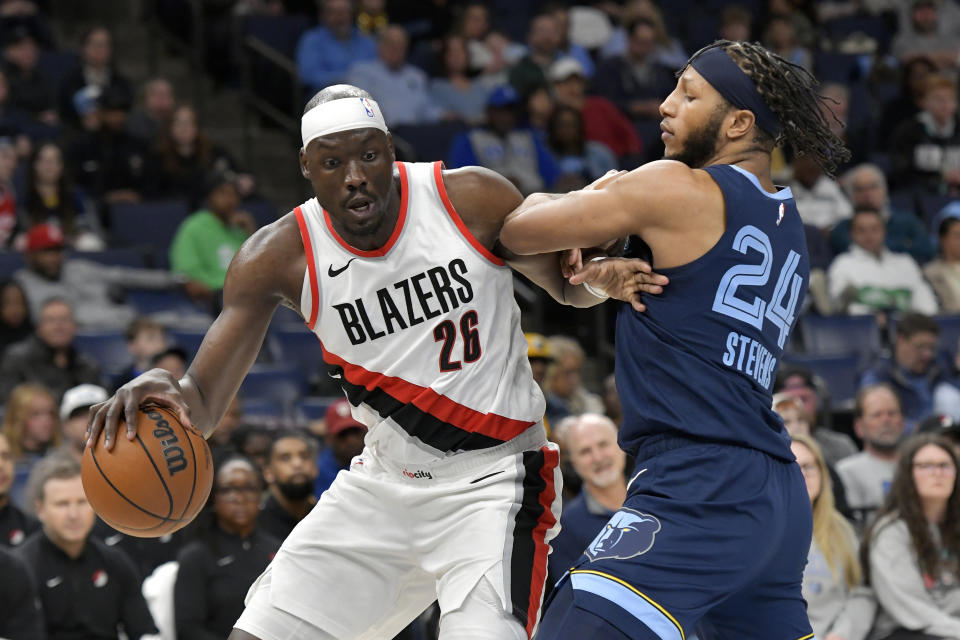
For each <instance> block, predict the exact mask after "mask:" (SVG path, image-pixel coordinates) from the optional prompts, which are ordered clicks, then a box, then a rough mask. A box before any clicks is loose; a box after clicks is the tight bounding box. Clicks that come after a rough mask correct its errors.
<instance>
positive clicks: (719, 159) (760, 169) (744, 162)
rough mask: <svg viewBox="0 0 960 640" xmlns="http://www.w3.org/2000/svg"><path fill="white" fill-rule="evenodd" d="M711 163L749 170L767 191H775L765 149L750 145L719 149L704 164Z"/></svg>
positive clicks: (768, 158) (768, 157)
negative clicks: (739, 147) (743, 147)
mask: <svg viewBox="0 0 960 640" xmlns="http://www.w3.org/2000/svg"><path fill="white" fill-rule="evenodd" d="M712 164H734V165H736V166H738V167H740V168H741V169H743V170H745V171H749V172H750V173H752V174H753V175H755V176H756V177H757V180H759V181H760V186H761V187H763V188H764V189H765V190H766V191H767V192H769V193H776V192H777V187H776V186H775V185H774V184H773V178H772V177H771V176H770V154H769V153H767V152H766V151H762V150H760V149H757V148H756V147H751V148H747V149H742V148H741V149H737V148H725V149H721V150H720V151H719V152H718V153H717V154H716V155H715V156H714V157H713V158H711V159H710V161H709V162H707V163H706V166H709V165H712Z"/></svg>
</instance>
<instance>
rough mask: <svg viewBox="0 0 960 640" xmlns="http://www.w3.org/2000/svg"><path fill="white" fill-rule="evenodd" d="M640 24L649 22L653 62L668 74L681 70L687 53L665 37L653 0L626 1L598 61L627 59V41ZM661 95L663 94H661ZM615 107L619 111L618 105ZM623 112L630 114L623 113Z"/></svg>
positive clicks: (664, 28)
mask: <svg viewBox="0 0 960 640" xmlns="http://www.w3.org/2000/svg"><path fill="white" fill-rule="evenodd" d="M644 21H646V22H649V23H650V25H651V26H652V27H653V31H654V43H655V47H654V51H653V59H654V61H655V62H657V63H659V64H660V65H662V66H663V67H665V69H666V70H667V71H671V72H672V71H676V70H678V69H680V68H681V67H683V65H685V64H686V63H687V58H688V55H687V52H686V51H685V50H684V48H683V45H682V44H681V43H680V41H679V40H677V39H676V38H673V37H672V36H671V35H670V34H669V33H667V27H666V25H665V24H664V22H663V14H662V13H661V12H660V9H659V8H658V7H657V5H656V4H655V3H654V2H653V0H627V2H625V3H624V5H623V11H622V12H621V13H620V17H619V22H620V24H619V25H618V26H617V27H616V28H615V29H614V30H613V33H612V34H611V35H610V37H609V38H608V39H607V42H606V43H605V44H604V45H603V46H602V47H601V48H600V57H601V58H613V57H616V56H623V55H627V54H628V52H630V50H631V47H632V43H631V42H630V40H631V39H632V37H633V35H634V32H635V31H636V25H637V24H640V23H641V22H644ZM601 66H602V65H601ZM598 71H599V68H598ZM665 88H667V87H665ZM669 90H672V85H671V86H670V87H669V88H668V91H667V93H669ZM663 95H667V94H666V93H664V94H663ZM608 97H610V98H611V99H613V97H612V96H609V95H608ZM618 106H620V108H621V109H623V106H622V105H618ZM624 111H627V113H630V112H629V111H628V110H626V109H624Z"/></svg>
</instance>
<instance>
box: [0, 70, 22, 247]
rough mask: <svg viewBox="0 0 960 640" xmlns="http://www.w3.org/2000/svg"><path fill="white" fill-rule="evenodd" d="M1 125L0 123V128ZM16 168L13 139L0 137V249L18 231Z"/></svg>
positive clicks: (10, 243) (0, 84)
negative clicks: (14, 181) (15, 185)
mask: <svg viewBox="0 0 960 640" xmlns="http://www.w3.org/2000/svg"><path fill="white" fill-rule="evenodd" d="M2 78H3V74H0V87H3V79H2ZM0 91H2V89H0ZM0 117H2V116H0ZM2 126H3V125H2V124H0V128H2ZM16 170H17V150H16V149H15V148H14V146H13V140H11V139H10V138H8V137H5V136H3V137H0V251H2V250H4V249H7V248H13V244H14V239H15V238H16V236H17V233H18V232H19V231H20V229H19V224H18V221H17V193H16V189H15V188H14V186H13V178H14V172H15V171H16Z"/></svg>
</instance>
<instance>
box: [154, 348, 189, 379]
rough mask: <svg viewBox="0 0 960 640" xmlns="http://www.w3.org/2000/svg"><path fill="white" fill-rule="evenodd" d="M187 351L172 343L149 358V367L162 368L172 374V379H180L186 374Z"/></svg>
mask: <svg viewBox="0 0 960 640" xmlns="http://www.w3.org/2000/svg"><path fill="white" fill-rule="evenodd" d="M187 364H188V361H187V352H186V351H184V350H183V349H181V348H180V347H178V346H176V345H173V346H170V347H167V348H166V349H164V350H163V351H160V352H159V353H155V354H153V357H152V358H150V368H151V369H163V370H164V371H166V372H168V373H169V374H170V375H171V376H173V379H174V380H182V379H183V376H185V375H186V374H187Z"/></svg>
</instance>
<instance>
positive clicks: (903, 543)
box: [861, 434, 960, 640]
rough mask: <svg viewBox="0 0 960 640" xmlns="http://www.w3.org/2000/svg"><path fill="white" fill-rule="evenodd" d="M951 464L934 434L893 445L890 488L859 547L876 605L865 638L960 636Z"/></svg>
mask: <svg viewBox="0 0 960 640" xmlns="http://www.w3.org/2000/svg"><path fill="white" fill-rule="evenodd" d="M957 465H958V460H957V453H956V451H955V450H954V448H953V447H952V446H951V444H950V441H949V440H946V439H944V438H943V437H941V436H935V435H926V434H923V435H917V436H914V437H912V438H910V439H909V440H907V441H906V442H905V443H904V444H903V445H902V446H901V448H900V460H899V462H898V463H897V469H896V472H895V473H894V476H893V483H892V484H891V486H890V492H889V493H888V494H887V499H886V502H885V504H884V505H883V508H881V509H880V511H879V512H878V513H877V517H876V520H875V521H874V523H873V525H871V527H870V528H869V529H868V530H867V533H866V535H865V536H864V541H863V547H862V550H861V554H862V557H863V563H864V567H865V568H866V569H867V574H868V581H869V583H870V585H871V586H872V587H873V590H874V592H875V593H876V597H877V602H878V603H879V605H880V612H879V615H878V616H877V623H876V626H875V628H874V630H873V633H872V634H871V640H881V639H885V640H906V639H908V638H936V639H941V638H943V639H947V638H949V639H952V638H960V574H958V569H960V567H958V558H960V492H958V491H957ZM918 632H919V633H922V634H925V635H921V636H918V635H916V634H917V633H918Z"/></svg>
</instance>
